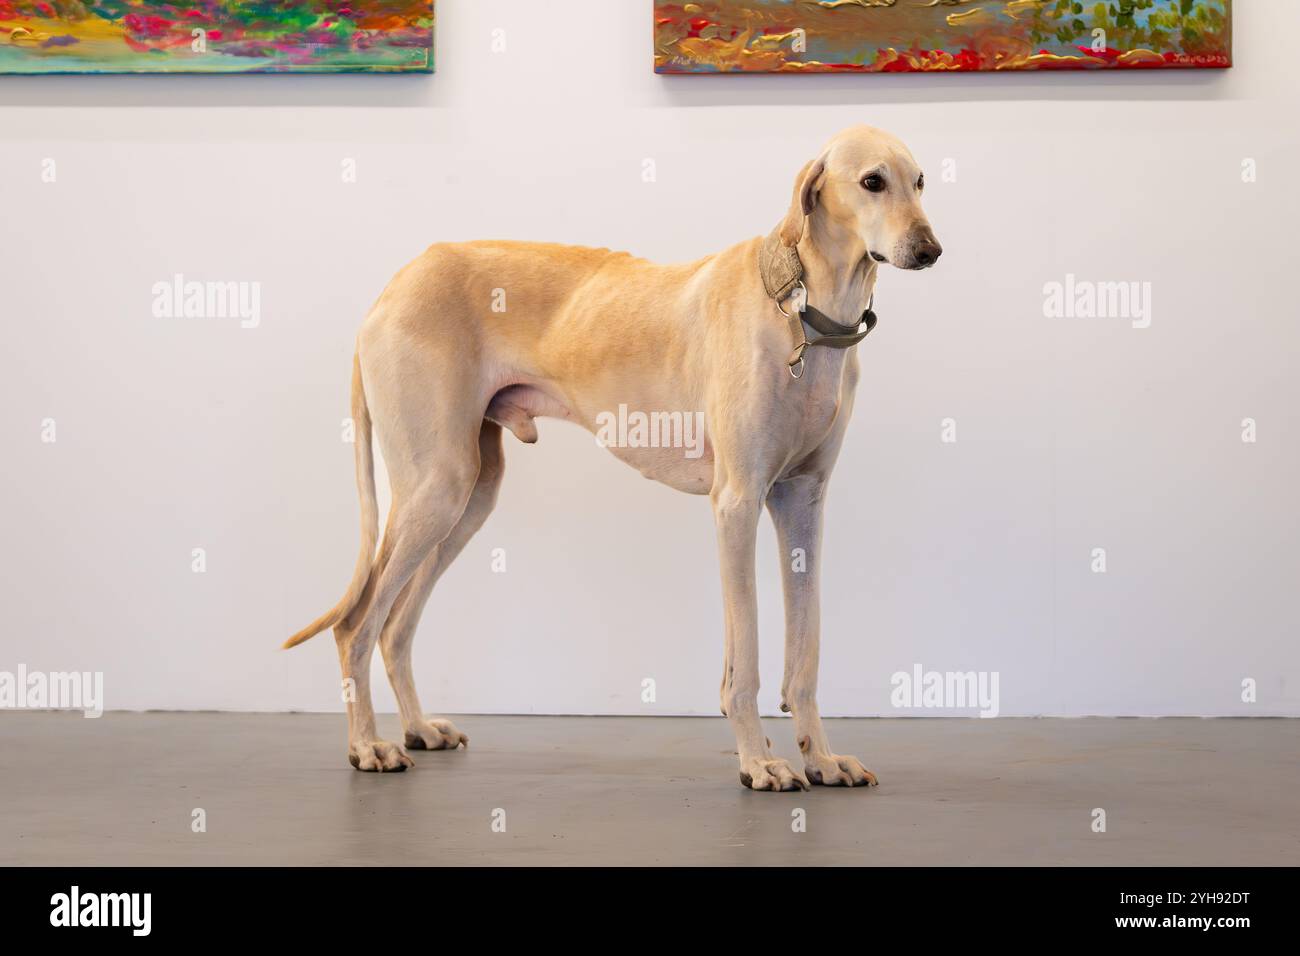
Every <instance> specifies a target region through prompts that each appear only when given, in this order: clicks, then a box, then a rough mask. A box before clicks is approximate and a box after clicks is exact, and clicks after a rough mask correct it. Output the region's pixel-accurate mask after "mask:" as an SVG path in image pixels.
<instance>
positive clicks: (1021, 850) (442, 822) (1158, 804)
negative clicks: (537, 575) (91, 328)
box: [0, 711, 1300, 866]
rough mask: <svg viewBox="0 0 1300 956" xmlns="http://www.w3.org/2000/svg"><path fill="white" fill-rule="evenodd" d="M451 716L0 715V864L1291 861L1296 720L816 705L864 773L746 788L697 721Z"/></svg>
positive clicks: (785, 743)
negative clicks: (416, 742)
mask: <svg viewBox="0 0 1300 956" xmlns="http://www.w3.org/2000/svg"><path fill="white" fill-rule="evenodd" d="M455 719H456V722H457V724H458V725H459V726H460V727H461V729H462V730H464V731H465V732H466V733H468V734H469V735H470V737H471V747H470V749H469V750H468V751H457V752H440V753H420V752H416V753H413V754H412V756H413V758H414V759H415V761H416V767H415V769H414V770H410V771H407V772H406V773H403V774H385V775H382V776H381V775H377V774H363V773H357V772H356V771H354V770H353V769H352V768H351V767H350V766H349V765H348V763H347V760H346V757H345V745H344V727H345V721H344V718H343V717H342V716H341V715H324V714H277V715H271V714H212V713H146V714H130V713H109V714H105V715H104V716H103V717H101V718H100V719H98V720H86V719H84V718H82V717H81V716H80V715H74V714H63V713H26V712H13V711H9V712H4V713H0V863H3V864H11V865H12V864H19V865H25V864H51V865H73V864H90V865H110V864H119V865H144V864H209V865H225V864H253V865H261V864H336V865H357V864H470V865H479V864H506V865H529V864H632V865H655V864H755V865H772V866H791V865H798V866H808V865H818V864H868V865H889V864H903V865H909V864H995V865H999V864H1065V863H1069V864H1086V865H1092V864H1096V865H1109V864H1149V865H1160V864H1172V865H1223V864H1273V865H1278V864H1289V865H1295V864H1297V863H1300V811H1298V810H1297V807H1298V806H1300V799H1298V797H1297V795H1298V794H1300V760H1297V752H1298V750H1300V748H1298V747H1297V744H1300V721H1286V720H1199V719H1168V718H1167V719H1163V720H1134V719H1124V720H1115V719H1086V720H1055V719H1042V720H1011V719H1002V720H944V719H912V720H832V721H828V722H827V723H828V725H829V733H830V737H831V740H832V741H833V742H834V744H835V746H836V747H838V748H839V749H840V751H841V752H844V753H853V754H856V755H857V756H859V757H861V758H862V759H863V761H864V762H865V763H866V765H867V766H868V767H870V768H871V769H873V770H874V771H875V772H876V774H877V775H878V776H879V777H880V781H881V784H880V786H879V787H878V788H874V789H870V790H864V789H857V790H842V789H829V788H820V787H817V788H814V789H813V790H812V792H810V793H755V792H751V791H749V790H745V789H742V788H741V787H740V785H739V783H738V781H737V774H736V762H735V758H734V757H733V756H732V752H733V749H734V745H733V742H732V738H731V734H730V731H729V729H728V726H727V724H726V722H725V721H724V720H723V719H721V718H648V717H601V718H595V717H472V716H471V717H464V718H460V717H457V718H455ZM765 723H766V726H767V728H768V733H769V735H770V736H771V737H772V740H773V742H774V744H775V747H776V749H777V751H778V752H779V753H780V754H782V755H784V756H786V757H794V756H796V754H795V751H794V745H793V743H792V739H791V727H790V724H789V722H788V720H777V719H770V720H767V721H766V722H765ZM380 731H381V733H388V734H391V735H394V736H393V737H392V738H390V739H400V738H398V737H397V736H396V735H397V734H398V728H397V719H396V718H395V717H381V718H380ZM198 807H201V808H203V810H205V811H206V816H207V832H206V833H194V832H192V830H191V820H192V811H193V810H194V808H198ZM1095 807H1100V808H1103V809H1104V810H1105V811H1106V814H1107V830H1106V832H1105V833H1094V832H1092V829H1091V823H1092V811H1093V808H1095ZM497 808H501V809H503V810H504V811H505V819H506V832H505V833H494V832H493V831H492V828H491V823H492V819H493V812H494V810H496V809H497ZM796 808H801V809H803V810H804V811H806V819H807V831H806V832H804V833H795V832H792V830H791V820H792V816H791V814H792V811H793V810H795V809H796Z"/></svg>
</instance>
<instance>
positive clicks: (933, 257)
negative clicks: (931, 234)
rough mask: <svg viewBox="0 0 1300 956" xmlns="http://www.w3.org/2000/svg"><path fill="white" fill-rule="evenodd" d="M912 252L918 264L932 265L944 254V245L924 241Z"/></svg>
mask: <svg viewBox="0 0 1300 956" xmlns="http://www.w3.org/2000/svg"><path fill="white" fill-rule="evenodd" d="M912 254H913V255H914V256H915V257H916V262H917V265H921V266H932V265H934V264H935V263H936V262H938V261H939V257H940V256H941V255H943V246H941V245H939V243H937V242H934V241H929V242H922V243H920V244H919V245H918V246H917V247H916V250H915V252H913V253H912Z"/></svg>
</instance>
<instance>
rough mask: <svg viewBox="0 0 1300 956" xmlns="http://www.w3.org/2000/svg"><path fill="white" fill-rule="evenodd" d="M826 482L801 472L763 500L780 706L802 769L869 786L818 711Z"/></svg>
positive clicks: (821, 778) (828, 780)
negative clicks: (780, 658)
mask: <svg viewBox="0 0 1300 956" xmlns="http://www.w3.org/2000/svg"><path fill="white" fill-rule="evenodd" d="M825 492H826V480H825V478H824V477H822V476H820V475H800V476H798V477H796V478H791V479H789V480H787V481H782V482H778V483H777V484H775V485H773V487H772V491H771V493H770V494H769V495H768V498H767V506H768V510H769V511H770V512H771V514H772V523H773V524H774V525H775V526H776V534H777V542H778V547H779V554H780V558H781V575H782V580H783V583H784V585H785V677H784V679H783V680H782V681H781V709H782V710H785V711H790V712H792V713H793V715H794V728H795V738H796V740H797V741H798V743H799V750H800V752H802V753H803V759H804V772H805V773H806V774H807V775H808V779H809V780H811V781H812V782H813V783H821V784H826V785H828V786H849V787H859V786H866V785H874V784H875V783H876V778H875V776H874V775H873V774H872V773H871V771H869V770H867V769H866V768H865V767H864V766H862V763H861V762H860V761H859V760H858V758H857V757H849V756H842V755H840V754H836V753H832V752H831V748H830V744H829V743H828V742H827V740H826V731H825V729H824V728H823V727H822V718H821V714H820V713H819V712H818V710H817V663H818V656H819V651H820V643H821V597H820V593H819V592H820V581H819V578H820V573H821V538H822V511H823V507H822V506H823V501H824V498H825Z"/></svg>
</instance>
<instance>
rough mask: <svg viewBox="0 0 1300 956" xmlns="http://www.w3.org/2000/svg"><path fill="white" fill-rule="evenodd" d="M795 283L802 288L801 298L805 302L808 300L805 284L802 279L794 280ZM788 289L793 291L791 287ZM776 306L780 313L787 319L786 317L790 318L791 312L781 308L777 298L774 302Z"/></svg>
mask: <svg viewBox="0 0 1300 956" xmlns="http://www.w3.org/2000/svg"><path fill="white" fill-rule="evenodd" d="M795 285H796V286H797V287H798V288H800V289H803V300H804V301H805V302H807V301H808V287H807V286H806V285H804V284H803V279H798V280H796V282H795ZM790 291H791V292H793V291H794V290H793V289H791V290H790ZM786 298H787V299H788V298H789V296H786ZM776 307H777V309H778V310H779V311H780V313H781V314H782V315H784V316H785V317H786V318H787V319H788V318H791V316H792V313H790V312H787V311H786V310H785V309H782V308H781V303H780V301H779V300H778V301H777V303H776Z"/></svg>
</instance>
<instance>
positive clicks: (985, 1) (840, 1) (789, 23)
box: [0, 0, 1232, 73]
mask: <svg viewBox="0 0 1300 956" xmlns="http://www.w3.org/2000/svg"><path fill="white" fill-rule="evenodd" d="M0 2H3V0H0ZM654 15H655V72H657V73H921V72H968V71H995V70H1123V69H1153V68H1154V69H1170V68H1175V69H1176V68H1182V69H1188V68H1192V69H1195V68H1203V69H1204V68H1222V67H1228V66H1231V65H1232V0H711V2H701V3H664V2H656V3H655V13H654Z"/></svg>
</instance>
